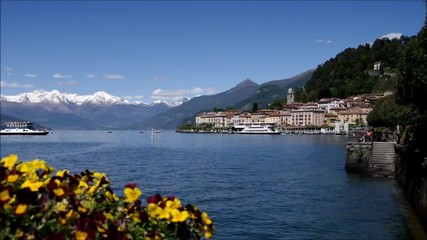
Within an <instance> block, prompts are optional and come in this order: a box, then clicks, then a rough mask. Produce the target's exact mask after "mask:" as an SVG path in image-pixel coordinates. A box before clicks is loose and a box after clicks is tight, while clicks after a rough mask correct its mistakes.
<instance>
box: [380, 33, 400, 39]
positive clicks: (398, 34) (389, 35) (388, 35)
mask: <svg viewBox="0 0 427 240" xmlns="http://www.w3.org/2000/svg"><path fill="white" fill-rule="evenodd" d="M401 36H403V34H402V33H389V34H386V35H382V36H381V37H380V39H383V38H388V39H390V40H392V39H399V38H400V37H401Z"/></svg>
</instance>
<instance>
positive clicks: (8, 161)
mask: <svg viewBox="0 0 427 240" xmlns="http://www.w3.org/2000/svg"><path fill="white" fill-rule="evenodd" d="M17 161H18V155H15V154H10V155H9V156H7V157H4V158H2V159H1V163H3V165H4V166H5V167H7V169H9V170H12V168H13V167H14V166H15V163H16V162H17Z"/></svg>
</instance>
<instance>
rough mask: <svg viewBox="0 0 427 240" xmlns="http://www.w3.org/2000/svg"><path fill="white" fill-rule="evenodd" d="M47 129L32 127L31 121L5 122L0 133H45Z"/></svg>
mask: <svg viewBox="0 0 427 240" xmlns="http://www.w3.org/2000/svg"><path fill="white" fill-rule="evenodd" d="M48 133H49V131H48V130H41V129H34V127H33V124H32V123H31V122H6V123H5V124H4V125H3V126H2V128H1V130H0V134H1V135H46V134H48Z"/></svg>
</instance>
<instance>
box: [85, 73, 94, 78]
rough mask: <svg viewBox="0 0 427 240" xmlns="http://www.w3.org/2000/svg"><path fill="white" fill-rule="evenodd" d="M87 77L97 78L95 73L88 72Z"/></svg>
mask: <svg viewBox="0 0 427 240" xmlns="http://www.w3.org/2000/svg"><path fill="white" fill-rule="evenodd" d="M86 77H87V78H96V76H95V74H88V75H86Z"/></svg>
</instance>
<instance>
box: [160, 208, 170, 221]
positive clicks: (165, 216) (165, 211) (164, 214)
mask: <svg viewBox="0 0 427 240" xmlns="http://www.w3.org/2000/svg"><path fill="white" fill-rule="evenodd" d="M160 209H161V212H160V214H159V218H162V219H169V218H170V215H171V208H170V207H167V206H166V207H165V208H163V209H162V208H160Z"/></svg>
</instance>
